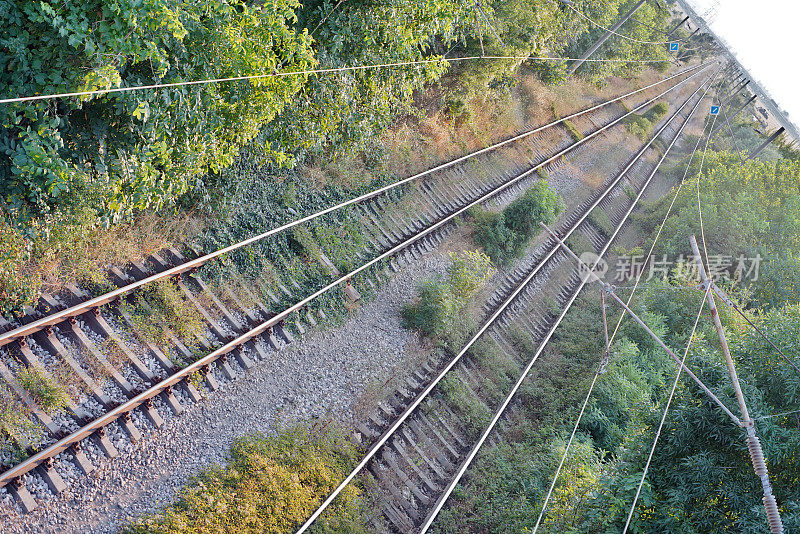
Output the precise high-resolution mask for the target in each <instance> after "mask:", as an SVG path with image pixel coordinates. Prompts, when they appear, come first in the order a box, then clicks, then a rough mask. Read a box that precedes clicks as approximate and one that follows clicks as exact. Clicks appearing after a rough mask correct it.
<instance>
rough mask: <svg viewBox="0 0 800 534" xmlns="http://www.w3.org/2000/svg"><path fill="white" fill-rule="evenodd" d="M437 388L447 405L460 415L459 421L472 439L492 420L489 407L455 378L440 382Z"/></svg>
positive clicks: (447, 378)
mask: <svg viewBox="0 0 800 534" xmlns="http://www.w3.org/2000/svg"><path fill="white" fill-rule="evenodd" d="M439 388H440V390H441V392H442V395H443V396H444V398H445V399H446V402H447V405H448V406H452V407H453V408H454V409H455V410H457V411H458V413H459V414H460V415H461V417H460V418H459V420H460V421H462V422H463V423H464V426H465V427H466V429H467V431H468V432H470V433H471V434H472V437H473V438H475V437H477V436H478V434H480V433H481V431H482V430H483V429H485V428H486V426H487V425H488V424H489V421H490V420H491V418H492V411H491V410H490V409H489V407H488V406H486V404H485V403H484V402H483V401H481V399H479V398H476V397H475V395H474V394H473V393H472V392H470V391H469V390H468V389H467V387H466V386H465V385H464V382H462V381H461V380H459V379H458V378H457V377H452V376H450V377H446V378H445V379H444V380H442V381H441V383H440V385H439Z"/></svg>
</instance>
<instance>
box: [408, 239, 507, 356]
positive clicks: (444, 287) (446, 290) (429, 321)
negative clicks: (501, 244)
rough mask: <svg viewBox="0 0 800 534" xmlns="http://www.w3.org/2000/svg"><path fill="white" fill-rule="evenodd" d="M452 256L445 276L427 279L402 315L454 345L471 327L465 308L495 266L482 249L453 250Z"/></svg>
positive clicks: (424, 331)
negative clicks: (457, 252)
mask: <svg viewBox="0 0 800 534" xmlns="http://www.w3.org/2000/svg"><path fill="white" fill-rule="evenodd" d="M450 259H451V261H452V263H451V265H450V266H449V267H448V269H447V274H446V276H445V277H444V278H442V277H437V278H433V279H430V280H427V281H425V282H424V283H423V284H422V286H421V287H420V290H419V294H418V296H417V299H416V300H415V302H413V303H411V304H406V305H405V306H404V307H403V309H402V311H401V315H402V317H403V325H404V326H405V327H406V328H409V329H412V330H416V331H418V332H420V333H421V334H424V335H426V336H428V337H432V338H438V339H439V340H440V341H449V343H448V345H450V346H453V345H455V344H457V343H459V342H460V338H461V337H463V334H464V332H465V331H466V330H469V329H470V328H471V323H470V322H469V321H468V320H466V318H465V316H464V314H462V313H461V312H462V310H463V309H464V307H465V306H466V305H467V303H468V302H469V299H470V298H472V296H473V295H475V293H477V292H478V291H480V289H481V288H482V287H483V286H484V284H485V283H486V281H487V280H488V279H489V278H490V277H491V276H492V275H493V274H494V269H493V268H492V262H491V260H490V259H489V257H488V256H486V255H485V254H483V253H482V252H479V251H473V252H469V251H467V252H463V253H461V254H460V255H459V254H451V255H450Z"/></svg>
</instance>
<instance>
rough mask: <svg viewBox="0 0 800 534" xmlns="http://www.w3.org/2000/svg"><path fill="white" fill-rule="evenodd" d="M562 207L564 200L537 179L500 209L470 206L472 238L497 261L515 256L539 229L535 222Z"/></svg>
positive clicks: (505, 261)
mask: <svg viewBox="0 0 800 534" xmlns="http://www.w3.org/2000/svg"><path fill="white" fill-rule="evenodd" d="M563 210H564V203H563V201H562V200H561V197H559V196H558V194H557V193H556V192H555V191H553V190H552V189H550V187H549V186H548V185H547V182H546V181H544V180H538V181H537V182H536V183H535V184H534V185H533V186H532V187H531V188H529V189H528V190H527V191H525V194H523V195H522V196H521V197H519V198H517V199H516V200H514V202H512V203H511V204H509V205H508V207H506V209H504V210H503V211H502V212H501V213H492V212H486V211H483V210H480V209H473V210H472V211H471V212H470V213H471V215H472V220H473V225H474V227H475V234H474V237H475V242H476V243H477V244H478V245H480V246H481V247H483V250H484V251H485V252H486V254H488V255H489V257H490V258H492V260H493V261H494V262H495V263H497V264H499V265H505V264H508V263H509V262H510V261H511V260H512V259H514V258H516V257H519V255H520V254H522V252H523V251H524V250H525V247H526V246H527V244H528V241H530V239H531V237H533V236H534V235H536V234H538V233H539V230H540V227H539V223H540V222H544V223H549V222H552V221H553V220H554V219H555V218H556V216H557V215H558V214H559V213H561V212H562V211H563Z"/></svg>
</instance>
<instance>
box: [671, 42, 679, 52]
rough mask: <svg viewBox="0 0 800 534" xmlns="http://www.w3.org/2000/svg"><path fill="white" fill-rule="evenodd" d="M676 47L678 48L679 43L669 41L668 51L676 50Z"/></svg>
mask: <svg viewBox="0 0 800 534" xmlns="http://www.w3.org/2000/svg"><path fill="white" fill-rule="evenodd" d="M678 48H680V43H670V44H669V51H670V52H677V51H678Z"/></svg>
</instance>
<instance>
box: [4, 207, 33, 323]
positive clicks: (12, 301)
mask: <svg viewBox="0 0 800 534" xmlns="http://www.w3.org/2000/svg"><path fill="white" fill-rule="evenodd" d="M0 243H2V244H3V247H2V250H0V311H8V310H11V309H15V308H19V307H21V306H22V305H23V304H31V303H32V302H33V301H34V299H35V298H36V297H37V296H38V294H39V282H38V280H36V279H35V278H34V277H32V276H30V274H29V273H23V266H24V264H25V260H26V259H27V257H28V254H29V251H28V246H27V245H28V244H27V243H26V241H25V238H24V237H23V236H22V235H20V234H19V233H18V232H17V231H16V230H14V229H13V228H12V227H11V226H9V225H8V224H7V223H6V222H5V221H4V220H2V219H0Z"/></svg>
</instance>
